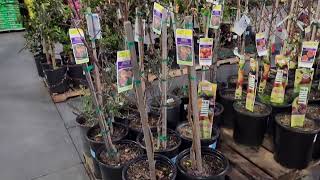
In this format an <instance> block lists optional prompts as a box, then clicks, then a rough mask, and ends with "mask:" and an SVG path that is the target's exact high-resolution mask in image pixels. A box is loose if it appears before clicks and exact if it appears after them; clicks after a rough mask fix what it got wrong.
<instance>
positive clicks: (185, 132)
mask: <svg viewBox="0 0 320 180" xmlns="http://www.w3.org/2000/svg"><path fill="white" fill-rule="evenodd" d="M213 130H214V129H213ZM177 131H178V133H179V134H180V135H181V136H182V137H185V138H187V139H192V138H193V137H192V129H191V126H189V124H185V125H184V126H180V127H179V128H178V129H177ZM215 135H216V132H214V131H212V135H211V137H213V136H215ZM202 139H203V138H202Z"/></svg>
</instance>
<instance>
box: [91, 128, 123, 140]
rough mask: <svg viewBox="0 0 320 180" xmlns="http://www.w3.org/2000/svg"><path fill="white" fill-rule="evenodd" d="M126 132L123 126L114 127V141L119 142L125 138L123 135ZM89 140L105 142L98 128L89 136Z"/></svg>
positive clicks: (112, 137)
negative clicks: (118, 140)
mask: <svg viewBox="0 0 320 180" xmlns="http://www.w3.org/2000/svg"><path fill="white" fill-rule="evenodd" d="M125 132H126V129H125V127H123V126H115V125H114V126H113V133H112V134H111V139H112V140H117V139H119V138H121V137H123V134H124V133H125ZM89 138H90V139H91V140H93V141H96V142H103V136H102V134H101V131H100V128H96V129H95V130H94V131H92V133H91V134H90V135H89Z"/></svg>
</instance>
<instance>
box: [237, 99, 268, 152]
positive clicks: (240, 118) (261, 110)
mask: <svg viewBox="0 0 320 180" xmlns="http://www.w3.org/2000/svg"><path fill="white" fill-rule="evenodd" d="M233 108H234V110H235V111H236V118H235V124H234V132H233V139H234V140H235V142H237V143H239V144H243V145H247V146H260V145H261V144H262V141H263V138H264V134H265V132H266V131H267V127H268V119H269V115H270V114H271V107H270V106H269V105H266V104H262V103H260V102H255V105H254V112H250V111H248V110H246V108H245V102H244V101H240V102H235V103H234V104H233Z"/></svg>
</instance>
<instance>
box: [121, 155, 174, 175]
mask: <svg viewBox="0 0 320 180" xmlns="http://www.w3.org/2000/svg"><path fill="white" fill-rule="evenodd" d="M154 159H155V160H156V161H161V162H163V163H166V164H167V165H168V166H171V167H170V169H173V175H174V176H173V177H172V178H173V179H176V176H177V167H176V165H175V164H174V163H173V162H172V161H171V160H170V159H169V158H168V157H166V156H164V155H161V154H155V155H154ZM145 160H148V157H147V155H145V154H144V155H141V156H139V157H137V158H135V159H133V160H131V161H129V162H128V163H127V164H126V165H125V166H124V167H123V169H122V179H126V177H127V172H128V169H129V166H130V165H131V164H134V163H137V162H139V161H145Z"/></svg>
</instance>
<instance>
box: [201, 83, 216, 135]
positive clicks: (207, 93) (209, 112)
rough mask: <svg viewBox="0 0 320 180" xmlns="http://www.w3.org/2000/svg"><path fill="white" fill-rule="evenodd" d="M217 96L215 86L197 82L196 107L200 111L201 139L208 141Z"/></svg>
mask: <svg viewBox="0 0 320 180" xmlns="http://www.w3.org/2000/svg"><path fill="white" fill-rule="evenodd" d="M216 94H217V84H213V83H210V82H208V81H201V82H199V87H198V95H199V97H200V98H199V99H198V107H199V109H200V116H199V120H200V131H201V138H205V139H209V138H211V135H212V126H213V121H214V119H213V117H214V108H215V101H216Z"/></svg>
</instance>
